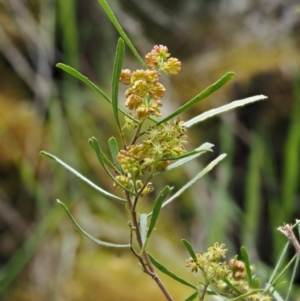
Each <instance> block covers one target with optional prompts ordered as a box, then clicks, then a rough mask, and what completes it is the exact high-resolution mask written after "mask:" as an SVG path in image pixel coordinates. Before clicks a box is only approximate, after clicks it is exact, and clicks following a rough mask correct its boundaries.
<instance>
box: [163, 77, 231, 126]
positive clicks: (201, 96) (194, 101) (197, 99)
mask: <svg viewBox="0 0 300 301" xmlns="http://www.w3.org/2000/svg"><path fill="white" fill-rule="evenodd" d="M234 75H235V73H234V72H228V73H226V74H225V75H224V76H223V77H221V78H220V79H219V80H218V81H216V82H215V83H213V84H212V85H210V86H209V87H207V88H206V89H205V90H204V91H202V92H201V93H199V94H198V95H196V96H195V97H194V98H193V99H191V100H190V101H189V102H187V103H186V104H185V105H183V106H181V107H180V108H179V109H177V110H176V111H175V112H173V113H172V114H170V115H169V116H167V117H166V118H164V119H163V120H160V121H159V122H158V123H157V125H159V124H161V123H164V122H166V121H168V120H170V119H172V118H174V117H176V116H178V115H180V114H182V113H183V112H185V111H187V110H188V109H190V108H191V107H193V106H194V105H196V104H197V103H198V102H200V101H201V100H203V99H205V98H207V97H208V96H209V95H211V94H212V93H214V92H215V91H217V90H218V89H220V88H221V87H222V86H224V85H225V84H226V83H227V82H228V81H229V80H231V79H232V78H233V76H234Z"/></svg>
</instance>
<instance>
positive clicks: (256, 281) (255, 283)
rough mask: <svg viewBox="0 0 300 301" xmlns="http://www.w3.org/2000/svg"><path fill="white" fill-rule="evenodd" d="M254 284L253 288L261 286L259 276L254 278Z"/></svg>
mask: <svg viewBox="0 0 300 301" xmlns="http://www.w3.org/2000/svg"><path fill="white" fill-rule="evenodd" d="M252 284H253V288H259V287H260V280H259V279H258V278H253V281H252Z"/></svg>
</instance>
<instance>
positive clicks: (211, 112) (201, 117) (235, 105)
mask: <svg viewBox="0 0 300 301" xmlns="http://www.w3.org/2000/svg"><path fill="white" fill-rule="evenodd" d="M266 98H268V97H267V96H265V95H257V96H252V97H248V98H245V99H241V100H235V101H233V102H231V103H229V104H227V105H224V106H221V107H219V108H216V109H212V110H209V111H207V112H205V113H203V114H200V115H199V116H196V117H194V118H192V119H190V120H188V121H186V122H185V123H184V126H185V127H187V128H189V127H191V126H193V125H195V124H197V123H199V122H202V121H204V120H206V119H208V118H210V117H213V116H216V115H219V114H222V113H224V112H227V111H231V110H233V109H236V108H238V107H242V106H245V105H247V104H250V103H252V102H256V101H259V100H263V99H266Z"/></svg>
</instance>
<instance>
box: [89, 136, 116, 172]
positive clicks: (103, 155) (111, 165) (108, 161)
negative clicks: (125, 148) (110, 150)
mask: <svg viewBox="0 0 300 301" xmlns="http://www.w3.org/2000/svg"><path fill="white" fill-rule="evenodd" d="M89 145H90V146H91V148H92V149H93V151H94V152H96V151H95V150H94V147H93V141H92V139H89ZM102 158H103V162H104V163H105V164H106V165H107V166H108V167H110V168H111V169H114V168H115V165H114V164H113V163H112V162H110V160H108V158H107V157H106V156H105V154H104V153H102Z"/></svg>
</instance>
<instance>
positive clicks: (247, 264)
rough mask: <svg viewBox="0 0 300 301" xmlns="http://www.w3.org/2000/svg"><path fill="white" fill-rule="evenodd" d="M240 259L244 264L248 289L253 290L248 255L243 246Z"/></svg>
mask: <svg viewBox="0 0 300 301" xmlns="http://www.w3.org/2000/svg"><path fill="white" fill-rule="evenodd" d="M241 257H242V260H243V262H244V264H245V268H246V273H247V278H248V283H249V285H250V287H251V288H253V278H252V271H251V265H250V260H249V255H248V251H247V249H246V248H245V247H244V246H242V247H241Z"/></svg>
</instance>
